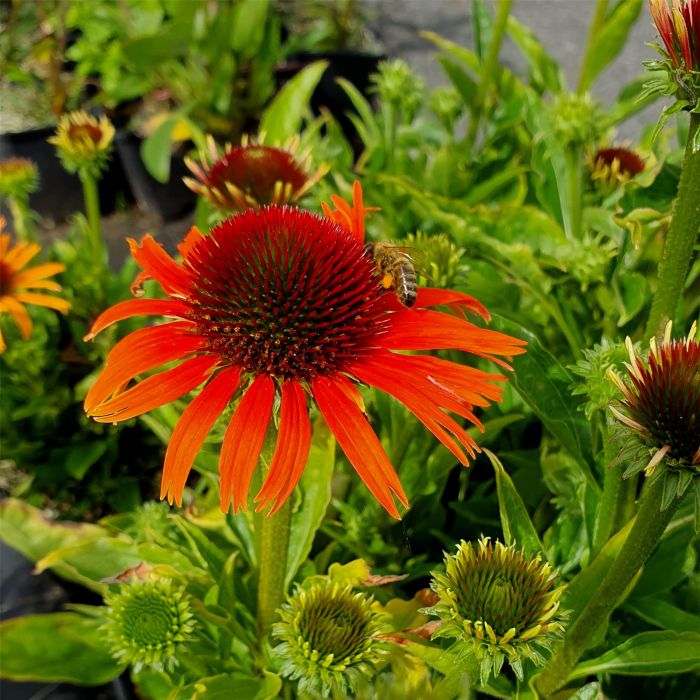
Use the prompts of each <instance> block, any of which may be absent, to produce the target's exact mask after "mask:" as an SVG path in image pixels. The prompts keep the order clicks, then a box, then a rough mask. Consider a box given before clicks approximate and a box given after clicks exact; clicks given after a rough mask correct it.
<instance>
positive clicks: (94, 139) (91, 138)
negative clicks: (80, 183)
mask: <svg viewBox="0 0 700 700" xmlns="http://www.w3.org/2000/svg"><path fill="white" fill-rule="evenodd" d="M113 139H114V126H112V123H111V122H110V121H109V119H107V117H105V116H102V117H100V119H99V121H98V120H97V119H95V117H93V116H91V115H89V114H88V113H87V112H71V113H70V114H66V115H64V116H63V117H61V120H60V121H59V123H58V127H57V128H56V134H55V135H54V136H52V137H51V138H50V139H48V142H49V143H51V144H53V145H54V146H56V148H57V149H58V155H59V157H60V158H61V162H62V163H63V167H65V169H66V170H67V171H68V172H70V173H75V172H79V171H82V170H85V171H87V172H88V173H89V174H90V175H91V176H92V177H97V176H98V175H99V174H100V172H101V171H102V170H103V168H104V167H105V165H106V164H107V161H108V160H109V156H110V153H111V151H112V141H113Z"/></svg>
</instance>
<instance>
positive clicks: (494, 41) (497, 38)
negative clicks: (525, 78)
mask: <svg viewBox="0 0 700 700" xmlns="http://www.w3.org/2000/svg"><path fill="white" fill-rule="evenodd" d="M512 4H513V0H499V2H498V5H497V7H496V18H495V19H494V22H493V32H492V34H491V43H490V44H489V48H488V51H487V52H486V58H485V59H484V62H483V64H482V65H481V80H480V81H479V88H478V90H477V93H476V96H475V98H474V104H473V107H472V110H471V112H472V114H471V120H470V122H469V131H468V132H467V136H466V138H465V146H466V148H467V151H468V152H470V151H471V150H472V148H473V147H474V143H475V141H476V135H477V133H478V131H479V122H480V121H481V115H482V113H483V111H484V104H485V102H486V96H487V95H488V91H489V89H490V87H491V83H492V82H493V79H494V76H495V74H496V68H497V67H498V55H499V54H500V52H501V44H502V43H503V37H504V36H505V33H506V25H507V24H508V17H509V16H510V9H511V6H512Z"/></svg>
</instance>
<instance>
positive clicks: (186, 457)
mask: <svg viewBox="0 0 700 700" xmlns="http://www.w3.org/2000/svg"><path fill="white" fill-rule="evenodd" d="M333 201H334V204H335V205H336V207H337V208H336V209H335V210H331V209H329V208H326V212H327V215H326V216H325V217H324V216H319V215H317V214H313V213H311V212H308V211H304V210H300V209H297V208H290V207H287V206H268V207H263V208H260V209H250V210H248V211H246V212H244V213H242V214H239V215H238V216H234V217H231V218H229V219H227V220H226V221H224V222H223V223H222V224H220V225H219V226H217V227H215V228H214V229H213V230H212V231H211V233H210V235H208V236H204V235H202V234H201V233H200V232H199V231H198V230H197V229H192V230H191V231H190V233H189V234H188V235H187V237H186V239H185V241H184V242H183V244H182V245H181V246H180V252H181V253H182V256H183V262H182V263H181V264H178V263H176V262H175V260H173V259H172V258H171V257H170V256H169V255H168V254H167V253H166V252H165V251H164V250H163V248H162V247H161V246H160V245H158V244H157V243H156V242H155V241H154V240H153V238H151V237H150V236H146V237H145V238H144V239H143V241H142V243H141V244H140V245H139V244H138V243H136V241H133V240H131V241H130V246H131V251H132V255H133V256H134V258H135V260H136V261H137V262H138V263H139V265H140V266H141V267H142V268H143V273H142V274H141V276H140V277H141V279H148V278H152V279H154V280H156V281H157V282H158V283H160V285H161V287H162V288H163V290H164V291H165V293H166V294H167V295H168V298H167V299H163V300H160V299H158V300H150V299H133V300H129V301H124V302H121V303H120V304H117V305H116V306H114V307H112V308H111V309H109V310H107V311H106V312H105V313H103V314H102V315H101V316H100V317H99V318H98V319H97V321H96V322H95V324H94V326H93V328H92V330H91V332H90V336H89V337H93V336H94V335H95V334H97V333H99V332H100V331H101V330H103V329H104V328H106V327H107V326H109V325H110V324H112V323H114V322H115V321H119V320H121V319H125V318H129V317H131V316H135V315H139V314H144V315H153V316H168V317H171V318H172V319H173V320H172V321H170V322H169V323H164V324H161V325H156V326H152V327H148V328H144V329H143V330H140V331H136V332H134V333H131V334H130V335H128V336H127V337H126V338H124V339H123V340H121V341H120V342H119V343H118V344H117V346H116V347H115V348H114V349H113V350H112V352H111V353H110V355H109V357H108V358H107V364H106V366H105V369H104V371H103V372H102V374H101V375H100V377H99V378H98V379H97V381H96V382H95V384H94V385H93V386H92V388H91V389H90V391H89V392H88V395H87V397H86V399H85V408H86V410H87V413H88V414H89V415H90V416H92V417H93V418H94V419H95V420H97V421H101V422H105V423H115V422H117V421H123V420H128V419H129V418H133V417H135V416H138V415H141V414H143V413H146V412H147V411H150V410H151V409H153V408H156V407H157V406H162V405H163V404H166V403H168V402H170V401H173V400H175V399H178V398H180V397H182V396H184V395H186V394H187V393H189V392H190V391H192V390H194V389H196V388H197V387H199V386H200V385H202V384H203V385H204V388H203V389H202V390H201V392H200V393H199V394H198V395H197V396H196V398H194V399H193V401H192V402H191V403H190V404H189V406H188V407H187V408H186V409H185V411H184V413H183V414H182V417H181V418H180V420H179V422H178V424H177V425H176V427H175V430H174V431H173V435H172V437H171V440H170V444H169V446H168V449H167V453H166V456H165V466H164V471H163V480H162V486H161V496H162V497H167V498H168V500H169V501H170V502H171V503H172V502H173V501H175V502H177V503H178V504H179V503H181V501H182V494H183V489H184V486H185V481H186V479H187V476H188V474H189V471H190V469H191V467H192V463H193V461H194V459H195V456H196V455H197V452H198V451H199V449H200V447H201V445H202V442H203V441H204V439H205V437H206V436H207V434H208V433H209V431H210V429H211V428H212V426H213V425H214V423H215V421H216V419H217V417H218V416H219V415H220V414H221V413H222V411H224V409H225V408H226V407H227V406H228V404H229V403H230V402H236V408H235V410H234V412H233V415H232V417H231V419H230V420H229V423H228V426H227V428H226V432H225V435H224V439H223V445H222V448H221V454H220V459H219V472H220V477H221V486H220V489H221V507H222V509H223V510H228V508H229V506H230V504H231V503H233V508H234V510H238V509H240V508H245V507H246V503H247V499H248V491H249V488H250V484H251V480H252V476H253V472H254V470H255V467H256V465H257V463H258V458H259V456H260V453H261V450H262V447H263V442H264V441H265V436H266V433H267V432H268V429H269V428H270V422H271V418H272V414H273V411H274V410H275V407H276V406H279V433H278V435H277V440H276V447H275V448H274V452H273V455H272V459H271V462H270V466H269V471H268V473H267V476H266V478H265V481H264V483H263V485H262V488H261V489H260V491H259V493H258V494H257V495H256V496H255V502H256V503H257V504H258V508H259V509H261V508H266V507H268V506H271V512H274V511H275V510H277V509H278V508H279V507H280V506H281V505H282V504H283V503H284V501H285V500H286V499H287V498H288V497H289V495H290V494H291V493H292V491H293V489H294V487H295V485H296V484H297V482H298V481H299V478H300V476H301V474H302V471H303V469H304V466H305V464H306V460H307V457H308V455H309V449H310V444H311V423H310V421H309V404H311V403H313V404H315V405H316V406H317V407H318V409H319V411H320V413H321V415H322V416H323V417H324V418H325V420H326V422H327V424H328V426H329V427H330V429H331V431H332V432H333V434H334V435H335V437H336V439H337V442H338V444H339V445H340V447H341V448H342V450H343V451H344V453H345V455H346V457H347V458H348V461H349V462H350V463H351V464H352V466H353V467H354V468H355V470H356V471H357V473H358V474H359V476H360V477H361V478H362V480H363V481H364V483H365V484H366V485H367V488H368V489H369V490H370V491H371V493H372V494H373V495H374V496H375V497H376V498H377V500H378V501H379V502H380V503H381V504H382V505H383V506H384V508H386V510H387V511H388V512H389V513H390V514H391V515H393V516H394V517H397V518H398V517H399V511H398V509H397V506H396V502H395V500H394V498H397V499H398V500H399V501H400V502H401V503H402V504H403V505H405V506H407V505H408V503H407V499H406V495H405V493H404V490H403V488H402V486H401V484H400V482H399V479H398V476H397V474H396V472H395V471H394V468H393V466H392V465H391V463H390V462H389V459H388V457H387V455H386V453H385V451H384V449H383V447H382V445H381V443H380V441H379V439H378V438H377V436H376V434H375V433H374V431H373V430H372V428H371V426H370V424H369V422H368V421H367V417H366V416H365V414H364V406H363V401H362V398H361V395H360V392H359V390H358V388H357V384H358V383H362V384H367V385H370V386H373V387H376V388H377V389H379V390H381V391H385V392H387V393H388V394H391V395H392V396H394V397H395V398H396V399H398V400H399V401H401V402H402V403H404V404H405V405H406V406H407V407H408V408H409V409H410V410H411V411H412V412H413V413H414V414H415V415H416V416H417V417H418V419H419V420H420V421H422V422H423V424H424V425H425V426H426V427H427V428H428V429H429V430H430V431H431V432H432V433H433V434H434V435H435V436H436V437H437V438H438V439H439V440H440V441H441V442H442V443H443V444H444V445H445V446H446V447H447V448H448V449H449V450H451V451H452V452H453V453H454V455H455V456H456V458H457V459H459V461H460V462H462V463H464V464H467V462H468V456H467V454H473V453H474V451H475V450H476V449H477V446H476V444H475V442H474V440H473V439H472V438H471V437H470V436H469V434H468V433H467V432H466V431H465V429H464V428H463V427H462V425H461V424H460V423H459V422H457V421H456V420H455V419H454V418H453V417H452V416H450V415H449V413H448V412H451V413H454V414H455V415H456V416H458V417H461V418H464V419H466V420H468V421H470V422H472V423H474V424H476V425H479V426H480V425H481V424H480V423H479V420H478V418H477V417H476V415H475V414H474V407H476V406H487V405H488V404H489V402H490V401H497V400H499V398H500V396H501V388H500V387H499V386H498V383H499V382H501V381H503V380H504V379H505V377H503V376H502V375H500V374H491V373H487V372H485V371H482V370H478V369H475V368H472V367H467V366H463V365H458V364H456V363H454V362H449V361H447V360H443V359H439V358H437V357H431V356H428V355H420V354H412V355H405V354H401V353H402V351H414V352H415V351H425V350H437V349H456V350H462V351H464V352H468V353H472V354H475V355H479V356H481V357H485V358H488V359H493V360H495V361H497V362H500V364H505V363H504V362H503V360H500V359H499V358H500V357H502V356H506V357H507V356H512V355H517V354H520V353H522V352H524V348H523V346H524V345H525V343H524V342H523V341H521V340H517V339H515V338H511V337H510V336H507V335H504V334H502V333H498V332H495V331H491V330H485V329H483V328H480V327H478V326H476V325H474V324H472V323H470V322H469V321H467V320H466V319H464V318H462V317H458V316H455V315H451V314H447V313H442V312H439V311H434V310H432V309H431V308H430V307H434V306H442V305H451V306H452V307H453V308H455V307H457V308H460V307H461V309H462V310H465V311H469V312H472V313H476V314H477V315H479V316H482V317H483V318H488V313H487V311H486V310H485V309H484V307H483V306H482V305H481V304H479V302H477V301H476V300H475V299H473V298H472V297H469V296H467V295H465V294H462V293H460V292H454V291H443V290H439V289H428V288H421V289H419V290H418V295H417V299H416V302H415V304H414V306H413V307H412V308H410V309H409V308H406V307H404V306H402V305H401V304H400V303H399V302H398V301H397V298H396V294H395V292H392V291H391V290H387V289H384V288H383V287H382V286H381V285H380V283H379V279H378V277H377V272H376V265H375V263H374V261H373V260H372V258H371V256H370V255H369V254H368V253H367V252H366V251H365V248H364V215H365V212H366V211H367V209H365V208H364V206H363V204H362V191H361V189H360V187H359V183H356V186H355V190H354V201H353V205H352V206H351V205H349V204H347V203H346V202H344V201H343V200H341V199H340V198H338V197H334V200H333ZM176 360H179V361H180V364H179V365H178V366H176V367H173V368H171V369H167V370H165V371H163V372H160V373H158V374H155V375H153V376H150V377H148V378H147V379H144V380H142V381H140V382H139V383H137V384H136V385H135V386H132V387H129V384H130V382H131V381H132V380H134V379H135V378H136V377H137V376H139V375H141V374H143V373H144V372H149V371H151V370H153V369H155V368H157V367H159V366H161V365H163V364H165V363H168V362H172V361H176Z"/></svg>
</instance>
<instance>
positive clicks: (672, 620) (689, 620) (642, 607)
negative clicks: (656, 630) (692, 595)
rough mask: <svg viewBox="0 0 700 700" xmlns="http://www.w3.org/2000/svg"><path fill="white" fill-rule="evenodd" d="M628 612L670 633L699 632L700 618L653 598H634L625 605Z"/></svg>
mask: <svg viewBox="0 0 700 700" xmlns="http://www.w3.org/2000/svg"><path fill="white" fill-rule="evenodd" d="M625 610H629V611H630V612H632V613H634V614H635V615H637V616H638V617H640V618H642V620H644V621H645V622H649V623H650V624H652V625H654V626H655V627H660V628H661V629H663V630H670V631H672V632H697V630H700V616H698V615H693V614H692V613H689V612H686V611H685V610H681V609H680V608H677V607H676V606H675V605H672V604H671V603H668V602H666V601H665V600H660V599H658V598H656V597H654V596H647V597H646V598H634V599H632V600H628V601H627V602H626V603H625Z"/></svg>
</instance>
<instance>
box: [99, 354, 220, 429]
mask: <svg viewBox="0 0 700 700" xmlns="http://www.w3.org/2000/svg"><path fill="white" fill-rule="evenodd" d="M220 359H221V358H220V357H219V356H218V355H202V356H200V357H193V358H191V359H189V360H185V361H184V362H183V363H182V364H181V365H178V366H177V367H173V368H172V369H169V370H166V371H165V372H160V373H159V374H155V375H153V376H152V377H148V378H147V379H144V380H143V381H141V382H139V383H138V384H137V385H136V386H135V387H134V388H133V389H129V390H128V391H125V392H124V393H122V394H119V395H118V396H117V397H115V398H113V399H111V400H109V401H105V402H104V403H101V404H99V405H98V406H95V407H94V408H93V409H92V410H91V411H89V412H88V415H89V416H91V417H92V418H94V419H95V420H96V421H97V422H98V423H117V422H119V421H123V420H129V418H135V417H136V416H140V415H142V414H144V413H148V411H151V410H153V409H154V408H158V406H163V405H165V404H166V403H170V402H171V401H175V400H176V399H179V398H181V397H182V396H184V395H185V394H187V393H188V392H190V391H192V390H193V389H196V388H197V387H198V386H199V385H200V384H201V383H202V382H203V381H204V380H205V379H206V378H207V377H208V376H209V374H210V373H211V371H212V369H213V368H214V367H215V365H216V364H217V362H219V360H220Z"/></svg>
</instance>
